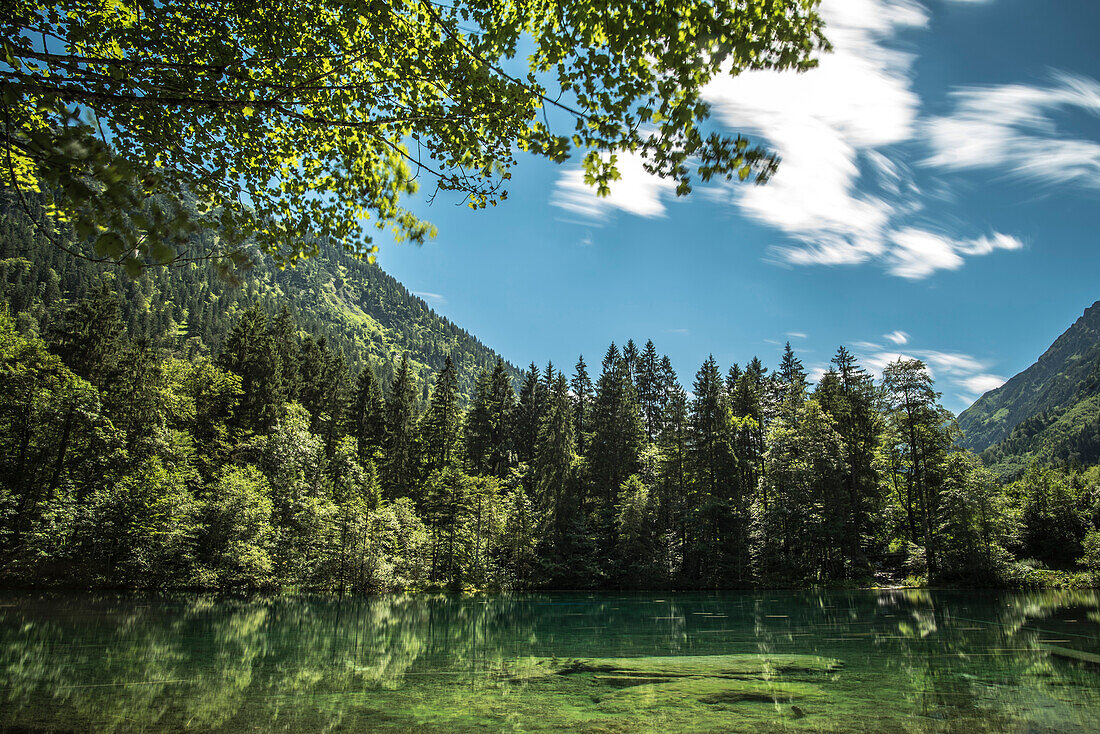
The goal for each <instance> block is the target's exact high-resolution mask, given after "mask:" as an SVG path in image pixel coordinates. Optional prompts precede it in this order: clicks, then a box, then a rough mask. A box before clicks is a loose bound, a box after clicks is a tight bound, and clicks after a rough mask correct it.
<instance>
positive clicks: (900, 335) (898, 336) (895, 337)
mask: <svg viewBox="0 0 1100 734" xmlns="http://www.w3.org/2000/svg"><path fill="white" fill-rule="evenodd" d="M882 338H883V339H886V340H888V341H891V342H893V343H894V344H908V343H909V335H908V334H906V333H905V332H904V331H891V332H890V333H889V334H883V335H882ZM861 343H864V344H866V342H861Z"/></svg>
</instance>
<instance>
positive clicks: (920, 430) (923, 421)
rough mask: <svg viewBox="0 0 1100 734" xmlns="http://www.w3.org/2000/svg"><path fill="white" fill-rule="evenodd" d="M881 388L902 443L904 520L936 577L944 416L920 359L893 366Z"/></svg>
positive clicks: (947, 442)
mask: <svg viewBox="0 0 1100 734" xmlns="http://www.w3.org/2000/svg"><path fill="white" fill-rule="evenodd" d="M882 387H883V390H884V391H885V393H886V395H887V400H888V401H889V410H890V420H891V422H892V423H893V431H892V435H893V436H895V437H896V438H897V439H899V440H900V449H901V451H900V452H896V454H895V455H898V456H900V457H901V458H902V461H904V462H905V467H906V468H905V471H904V475H905V484H906V514H907V515H908V517H909V524H910V526H911V527H914V526H919V528H920V531H919V532H920V536H921V538H922V543H923V545H924V551H925V558H926V560H927V563H928V571H929V573H930V574H931V575H932V576H933V577H934V576H935V575H936V573H937V571H938V567H937V560H938V559H937V548H936V532H935V531H936V521H935V518H936V513H937V509H938V492H939V486H938V477H937V473H936V472H937V469H936V467H937V464H938V463H939V461H938V460H939V459H941V458H942V457H943V456H944V454H945V453H946V450H947V448H948V447H949V445H950V438H949V434H948V431H947V430H946V429H945V426H946V425H947V420H946V416H945V415H944V411H943V409H942V408H941V407H940V406H939V405H938V404H937V402H936V401H937V400H938V399H939V393H937V392H936V391H935V389H934V388H933V386H932V377H931V375H929V374H928V370H927V369H926V368H925V366H924V362H922V361H920V360H919V359H902V358H900V357H899V358H898V360H897V361H895V362H891V363H890V364H888V365H887V366H886V369H884V370H883V373H882Z"/></svg>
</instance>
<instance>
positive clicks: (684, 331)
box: [667, 328, 691, 334]
mask: <svg viewBox="0 0 1100 734" xmlns="http://www.w3.org/2000/svg"><path fill="white" fill-rule="evenodd" d="M667 331H668V333H669V334H689V333H691V332H690V331H688V330H687V329H684V328H679V329H667Z"/></svg>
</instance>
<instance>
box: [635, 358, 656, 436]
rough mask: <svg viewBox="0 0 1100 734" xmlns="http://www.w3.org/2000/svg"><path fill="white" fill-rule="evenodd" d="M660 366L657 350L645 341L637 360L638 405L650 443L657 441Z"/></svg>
mask: <svg viewBox="0 0 1100 734" xmlns="http://www.w3.org/2000/svg"><path fill="white" fill-rule="evenodd" d="M660 370H661V365H660V361H659V359H658V357H657V348H656V347H655V346H653V340H652V339H650V340H648V341H646V343H645V348H644V349H643V350H642V354H641V357H639V359H638V375H637V380H636V382H637V385H638V403H639V405H640V406H641V409H642V417H643V419H644V421H645V432H646V437H647V438H648V439H649V442H650V443H653V442H654V441H656V440H657V432H658V430H659V428H660V425H659V424H660V417H661V416H660V409H661V405H660V403H661V400H660V398H661V372H660Z"/></svg>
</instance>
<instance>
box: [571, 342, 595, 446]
mask: <svg viewBox="0 0 1100 734" xmlns="http://www.w3.org/2000/svg"><path fill="white" fill-rule="evenodd" d="M569 387H570V389H571V391H572V393H573V435H574V436H576V440H577V453H578V454H580V455H581V456H584V454H585V451H586V450H587V446H586V441H585V433H586V432H587V431H589V430H591V427H590V426H589V423H590V422H591V421H590V413H591V412H592V379H591V378H590V377H589V376H588V365H586V364H585V363H584V355H583V354H582V355H581V356H580V357H578V358H577V367H576V369H575V371H574V373H573V380H572V381H571V382H570V383H569Z"/></svg>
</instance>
